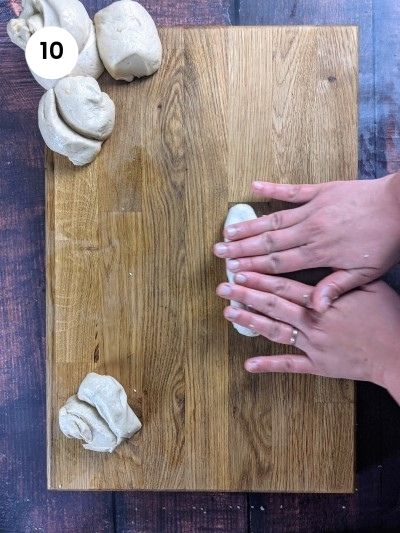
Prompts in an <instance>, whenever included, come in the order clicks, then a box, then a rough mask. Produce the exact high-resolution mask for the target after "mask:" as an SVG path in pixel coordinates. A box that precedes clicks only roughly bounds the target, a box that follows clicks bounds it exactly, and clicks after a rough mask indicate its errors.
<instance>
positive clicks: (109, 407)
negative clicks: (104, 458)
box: [78, 372, 142, 439]
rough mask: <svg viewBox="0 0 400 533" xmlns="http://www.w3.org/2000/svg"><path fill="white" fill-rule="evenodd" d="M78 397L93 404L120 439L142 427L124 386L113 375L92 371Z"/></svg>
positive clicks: (84, 381) (81, 387)
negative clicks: (131, 406) (102, 374)
mask: <svg viewBox="0 0 400 533" xmlns="http://www.w3.org/2000/svg"><path fill="white" fill-rule="evenodd" d="M78 398H79V399H80V400H82V401H85V402H87V403H89V404H90V405H93V407H95V408H96V409H97V411H98V412H99V413H100V415H101V416H102V417H103V419H104V420H105V421H106V422H107V424H108V426H109V428H110V429H111V431H112V432H113V433H114V434H115V435H116V436H117V437H118V438H120V439H123V438H129V437H131V436H132V435H133V434H134V433H136V432H137V431H139V429H140V428H141V427H142V424H141V423H140V420H139V419H138V417H137V416H136V415H135V413H134V412H133V411H132V409H131V408H130V407H129V405H128V399H127V396H126V392H125V390H124V388H123V386H122V385H121V383H119V382H118V381H117V380H116V379H114V378H113V377H112V376H101V375H99V374H96V373H95V372H91V373H90V374H88V375H87V376H86V377H85V379H84V380H83V381H82V383H81V385H80V387H79V390H78Z"/></svg>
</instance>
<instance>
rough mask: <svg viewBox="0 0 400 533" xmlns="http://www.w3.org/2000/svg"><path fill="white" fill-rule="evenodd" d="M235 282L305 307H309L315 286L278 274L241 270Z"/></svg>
mask: <svg viewBox="0 0 400 533" xmlns="http://www.w3.org/2000/svg"><path fill="white" fill-rule="evenodd" d="M234 281H235V283H237V284H239V285H243V286H244V287H248V288H249V289H255V290H258V291H263V292H271V293H273V294H276V295H277V296H280V297H281V298H285V300H289V301H290V302H293V303H295V304H298V305H302V306H303V307H308V305H309V302H310V298H311V293H312V290H313V289H314V287H312V286H310V285H306V284H305V283H300V282H299V281H294V280H291V279H287V278H280V277H277V276H268V275H267V274H259V273H257V272H240V274H236V275H235V277H234Z"/></svg>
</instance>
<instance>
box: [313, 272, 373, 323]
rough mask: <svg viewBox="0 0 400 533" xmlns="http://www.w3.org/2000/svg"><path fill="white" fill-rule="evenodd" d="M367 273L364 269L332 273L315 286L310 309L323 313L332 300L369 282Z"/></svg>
mask: <svg viewBox="0 0 400 533" xmlns="http://www.w3.org/2000/svg"><path fill="white" fill-rule="evenodd" d="M367 273H368V271H367V270H366V269H364V268H360V269H354V270H337V271H336V272H333V273H332V274H330V275H329V276H327V277H326V278H324V279H323V280H322V281H320V282H319V283H318V284H317V285H316V286H315V288H314V290H313V292H312V294H311V299H310V307H312V308H313V309H315V310H316V311H318V312H319V313H324V312H325V311H327V310H328V309H329V307H330V306H331V304H332V302H333V300H336V299H337V298H339V296H341V295H342V294H345V293H346V292H349V291H351V290H352V289H355V288H356V287H360V285H364V284H365V283H368V281H371V280H370V279H367V275H368V274H367ZM371 279H372V278H371Z"/></svg>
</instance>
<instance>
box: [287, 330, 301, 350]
mask: <svg viewBox="0 0 400 533" xmlns="http://www.w3.org/2000/svg"><path fill="white" fill-rule="evenodd" d="M298 335H299V330H298V329H296V328H293V330H292V336H291V337H290V341H289V344H291V345H292V346H296V342H297V337H298Z"/></svg>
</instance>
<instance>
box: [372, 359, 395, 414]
mask: <svg viewBox="0 0 400 533" xmlns="http://www.w3.org/2000/svg"><path fill="white" fill-rule="evenodd" d="M374 381H375V383H376V384H377V385H381V386H382V387H383V388H385V389H386V390H387V391H388V392H389V394H390V395H391V396H392V397H393V398H394V399H395V400H396V402H397V403H398V404H399V405H400V353H399V354H398V355H397V358H396V364H395V365H394V366H393V367H391V368H387V369H385V370H382V371H381V372H380V373H379V376H378V377H377V379H376V380H374Z"/></svg>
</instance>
